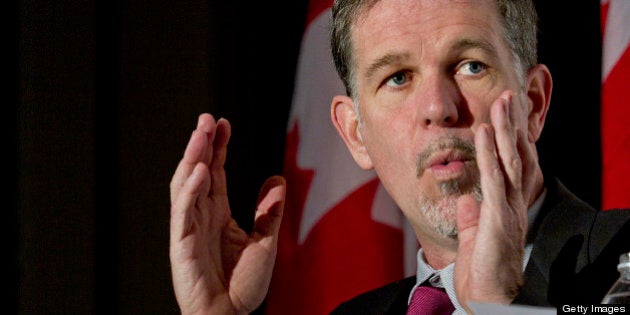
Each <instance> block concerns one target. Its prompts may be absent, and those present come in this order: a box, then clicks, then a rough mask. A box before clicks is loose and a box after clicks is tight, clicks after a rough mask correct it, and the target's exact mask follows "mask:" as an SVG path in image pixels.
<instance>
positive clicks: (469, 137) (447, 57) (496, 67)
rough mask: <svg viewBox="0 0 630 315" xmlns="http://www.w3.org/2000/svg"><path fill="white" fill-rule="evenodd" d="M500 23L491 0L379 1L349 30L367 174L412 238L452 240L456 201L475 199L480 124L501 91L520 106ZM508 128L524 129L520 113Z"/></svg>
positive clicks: (523, 120)
mask: <svg viewBox="0 0 630 315" xmlns="http://www.w3.org/2000/svg"><path fill="white" fill-rule="evenodd" d="M500 25H501V23H500V17H499V14H498V12H497V8H496V4H495V3H494V2H493V1H447V0H443V1H442V0H441V1H436V0H424V1H413V2H412V1H408V0H387V1H380V2H378V3H377V4H376V5H375V6H373V7H372V8H371V9H370V10H369V11H367V12H364V13H363V15H362V16H360V17H359V19H358V21H357V22H356V23H355V25H354V29H353V46H354V48H355V50H354V53H355V58H356V59H355V60H356V67H357V69H356V70H357V72H356V73H357V75H356V79H357V87H358V91H357V92H358V101H359V110H360V116H361V126H360V127H359V134H360V138H361V139H362V142H363V144H364V146H365V150H366V154H367V156H369V163H368V164H369V165H367V168H369V167H373V168H374V169H375V170H376V172H377V173H378V175H379V177H380V179H381V181H382V182H383V185H384V186H385V188H386V189H387V190H388V192H389V193H390V195H391V196H392V197H393V198H394V200H395V201H396V202H397V203H398V205H399V206H400V207H401V209H402V211H403V212H404V213H405V215H406V216H407V218H408V219H409V220H410V221H411V223H412V225H413V226H414V228H415V229H416V233H422V234H424V235H433V236H437V237H443V236H455V235H456V229H455V200H456V199H457V197H458V196H459V195H461V194H463V193H473V194H476V195H477V197H478V198H481V194H480V191H479V190H480V189H479V188H478V186H479V171H478V169H477V166H476V162H475V153H474V142H473V138H474V133H475V130H476V128H477V126H479V124H480V123H490V106H491V104H492V103H493V102H494V101H495V100H496V99H497V98H498V97H499V95H500V94H501V92H503V91H505V90H507V89H510V90H512V91H513V92H514V98H513V100H514V105H513V106H522V104H521V97H522V95H520V94H519V93H521V92H520V91H521V88H520V85H519V80H518V78H517V75H516V66H515V64H514V62H513V60H512V58H511V52H510V50H509V48H508V47H507V44H506V42H505V41H504V39H503V34H502V28H501V27H500ZM519 112H520V111H519ZM523 116H525V115H523ZM515 123H516V124H517V126H518V127H519V128H527V118H526V117H522V118H519V119H518V121H516V122H515ZM363 166H364V167H366V166H365V165H363Z"/></svg>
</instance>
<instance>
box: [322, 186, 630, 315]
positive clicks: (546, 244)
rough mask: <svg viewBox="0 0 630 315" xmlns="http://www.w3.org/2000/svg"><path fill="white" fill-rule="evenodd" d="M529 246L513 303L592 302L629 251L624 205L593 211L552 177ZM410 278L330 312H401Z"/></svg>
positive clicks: (627, 215)
mask: <svg viewBox="0 0 630 315" xmlns="http://www.w3.org/2000/svg"><path fill="white" fill-rule="evenodd" d="M532 232H533V233H532V235H534V246H533V249H532V253H531V256H530V259H529V262H528V263H527V266H526V267H525V284H524V286H523V288H521V290H520V293H519V294H518V296H516V298H515V299H514V301H513V303H515V304H526V305H541V306H557V305H562V304H596V303H599V302H600V301H601V299H602V297H603V296H604V295H605V294H606V291H607V290H608V289H609V288H610V287H611V286H612V284H613V283H614V282H615V280H616V279H617V278H618V277H619V273H618V272H617V268H616V266H617V264H618V261H619V256H620V255H621V254H622V253H625V252H630V210H607V211H598V210H595V209H593V208H592V207H590V206H589V205H587V204H586V203H584V202H583V201H582V200H580V199H578V198H577V197H576V196H575V195H573V194H572V193H571V192H569V190H567V189H566V188H565V187H564V186H563V185H562V184H561V183H560V182H559V181H558V180H555V179H554V180H553V181H551V182H549V183H547V197H546V198H545V201H544V203H543V206H542V208H541V210H540V213H539V215H538V217H537V219H536V222H535V223H534V228H533V231H532ZM415 282H416V279H415V276H414V277H409V278H406V279H403V280H400V281H398V282H395V283H392V284H389V285H386V286H384V287H381V288H378V289H375V290H372V291H369V292H366V293H364V294H361V295H359V296H357V297H355V298H353V299H351V300H349V301H347V302H344V303H342V304H341V305H339V307H337V308H336V309H335V310H334V311H333V312H332V313H331V314H405V312H406V311H407V299H408V298H409V294H410V292H411V289H412V288H413V286H414V285H415Z"/></svg>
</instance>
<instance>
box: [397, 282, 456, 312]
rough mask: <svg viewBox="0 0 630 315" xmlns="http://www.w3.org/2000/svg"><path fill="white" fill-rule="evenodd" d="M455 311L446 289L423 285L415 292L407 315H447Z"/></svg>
mask: <svg viewBox="0 0 630 315" xmlns="http://www.w3.org/2000/svg"><path fill="white" fill-rule="evenodd" d="M454 310H455V307H454V306H453V303H452V302H451V300H450V299H449V298H448V294H446V292H445V291H444V289H442V288H436V287H432V286H425V285H422V286H419V287H417V288H416V290H415V291H414V292H413V296H412V297H411V303H410V304H409V308H408V309H407V315H446V314H452V313H453V311H454Z"/></svg>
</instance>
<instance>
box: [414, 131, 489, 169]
mask: <svg viewBox="0 0 630 315" xmlns="http://www.w3.org/2000/svg"><path fill="white" fill-rule="evenodd" d="M443 150H453V151H456V152H457V153H458V156H460V157H462V158H465V159H467V160H471V161H475V160H476V155H477V152H476V150H475V144H474V142H473V141H468V140H464V139H461V138H458V137H455V136H446V137H442V138H439V139H437V140H436V141H434V142H432V143H431V144H429V146H428V147H426V148H425V149H424V150H423V151H422V152H420V154H418V157H417V160H416V171H417V174H418V176H420V174H422V172H423V170H424V169H426V168H427V167H429V166H430V165H429V163H430V162H429V161H430V159H431V157H432V156H433V155H434V154H435V153H436V152H439V151H443Z"/></svg>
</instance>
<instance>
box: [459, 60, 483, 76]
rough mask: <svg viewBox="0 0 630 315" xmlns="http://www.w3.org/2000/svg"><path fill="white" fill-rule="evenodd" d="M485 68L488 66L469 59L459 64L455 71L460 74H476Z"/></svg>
mask: <svg viewBox="0 0 630 315" xmlns="http://www.w3.org/2000/svg"><path fill="white" fill-rule="evenodd" d="M487 68H488V66H486V65H485V64H484V63H482V62H479V61H469V62H466V63H464V64H463V65H461V66H460V67H459V68H458V69H457V73H458V74H462V75H478V74H480V73H482V72H484V71H485V70H486V69H487Z"/></svg>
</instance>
